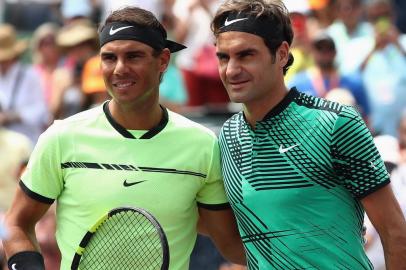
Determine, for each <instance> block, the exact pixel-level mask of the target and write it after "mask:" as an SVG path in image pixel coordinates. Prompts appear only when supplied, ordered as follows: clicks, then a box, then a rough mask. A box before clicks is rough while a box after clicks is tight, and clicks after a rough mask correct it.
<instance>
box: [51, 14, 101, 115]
mask: <svg viewBox="0 0 406 270" xmlns="http://www.w3.org/2000/svg"><path fill="white" fill-rule="evenodd" d="M56 41H57V44H58V45H59V46H60V47H62V49H63V52H64V60H63V65H62V67H60V68H58V69H57V70H56V71H55V75H54V76H55V85H54V89H55V95H54V98H53V100H52V102H51V107H52V112H53V115H54V117H55V118H56V119H61V118H65V117H67V116H69V115H72V114H74V113H77V112H79V111H81V110H83V106H84V103H83V102H84V98H83V95H82V90H81V87H80V85H81V77H82V69H83V65H84V62H85V61H86V60H87V59H89V58H90V57H92V56H94V55H96V54H97V49H98V41H97V30H96V27H95V26H94V25H93V24H92V23H91V22H90V21H89V20H86V19H78V20H74V21H72V22H70V23H69V24H67V25H65V26H63V27H62V28H61V30H60V31H59V33H58V35H57V39H56Z"/></svg>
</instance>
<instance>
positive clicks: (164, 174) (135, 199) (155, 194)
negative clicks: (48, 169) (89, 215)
mask: <svg viewBox="0 0 406 270" xmlns="http://www.w3.org/2000/svg"><path fill="white" fill-rule="evenodd" d="M159 159H160V158H159V157H157V158H156V161H158V163H155V164H156V165H155V166H151V164H150V163H149V164H146V163H147V162H146V163H144V161H143V160H140V158H138V160H137V161H135V159H131V158H129V159H127V160H120V161H119V162H107V161H106V158H96V159H93V160H94V162H65V163H62V173H63V179H64V192H63V194H62V196H63V197H62V198H60V201H61V202H63V203H65V204H69V205H71V206H74V207H82V209H88V211H92V209H95V208H97V209H111V208H113V207H119V206H136V207H141V208H146V209H149V211H151V212H155V210H156V211H159V212H160V213H167V215H168V216H169V215H173V216H174V218H182V217H183V216H187V215H189V211H190V209H191V208H193V207H194V205H195V204H196V202H195V200H196V194H197V193H198V191H199V190H200V188H201V186H202V185H203V181H204V180H205V175H203V174H201V173H197V172H196V171H195V170H193V169H191V168H189V169H182V168H179V167H177V166H175V165H174V164H173V163H171V162H170V161H168V162H165V161H164V160H162V161H161V162H159ZM143 164H145V165H143ZM159 164H162V165H161V166H159ZM164 164H165V165H164ZM180 194H181V196H180Z"/></svg>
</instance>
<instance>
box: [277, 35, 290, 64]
mask: <svg viewBox="0 0 406 270" xmlns="http://www.w3.org/2000/svg"><path fill="white" fill-rule="evenodd" d="M289 48H290V46H289V44H288V43H287V42H286V41H283V42H282V44H281V45H280V46H279V48H278V51H277V52H276V54H277V57H278V61H279V64H280V65H281V66H282V67H284V66H285V65H286V64H287V63H288V60H289Z"/></svg>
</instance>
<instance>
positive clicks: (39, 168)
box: [20, 124, 63, 204]
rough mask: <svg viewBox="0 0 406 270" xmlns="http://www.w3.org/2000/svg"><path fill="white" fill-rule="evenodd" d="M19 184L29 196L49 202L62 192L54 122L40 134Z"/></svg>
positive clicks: (58, 151)
mask: <svg viewBox="0 0 406 270" xmlns="http://www.w3.org/2000/svg"><path fill="white" fill-rule="evenodd" d="M20 186H21V188H22V189H23V191H24V192H25V193H26V194H27V195H28V196H30V197H31V198H33V199H35V200H38V201H41V202H44V203H49V204H51V203H52V202H53V201H54V200H55V199H56V198H57V197H58V196H59V194H60V193H61V192H62V189H63V177H62V170H61V158H60V145H59V138H58V130H57V127H56V126H55V124H54V125H52V126H51V127H50V128H49V129H48V130H47V131H45V132H44V133H43V134H42V135H41V136H40V138H39V140H38V143H37V144H36V146H35V148H34V150H33V152H32V154H31V157H30V160H29V162H28V165H27V168H26V170H25V171H24V173H23V175H22V177H21V182H20Z"/></svg>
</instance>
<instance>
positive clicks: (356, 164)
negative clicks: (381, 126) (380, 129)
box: [331, 106, 390, 199]
mask: <svg viewBox="0 0 406 270" xmlns="http://www.w3.org/2000/svg"><path fill="white" fill-rule="evenodd" d="M331 151H332V158H333V166H334V169H335V171H336V173H337V175H338V177H340V179H341V180H342V183H343V185H344V187H345V188H346V189H347V190H348V191H349V192H350V193H351V194H352V196H353V197H355V198H358V199H362V198H364V197H366V196H367V195H369V194H371V193H373V192H374V191H376V190H378V189H380V188H381V187H383V186H385V185H387V184H388V183H389V182H390V180H389V174H388V172H387V171H386V169H385V165H384V163H383V161H382V159H381V156H380V155H379V152H378V150H377V148H376V146H375V144H374V142H373V138H372V135H371V133H370V131H369V129H368V128H367V126H366V125H365V123H364V121H363V120H362V118H361V116H360V114H359V113H358V112H357V111H356V110H355V109H354V108H352V107H350V106H344V107H343V110H342V111H341V112H340V114H339V115H338V118H337V120H336V123H335V126H334V129H333V137H332V146H331Z"/></svg>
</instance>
